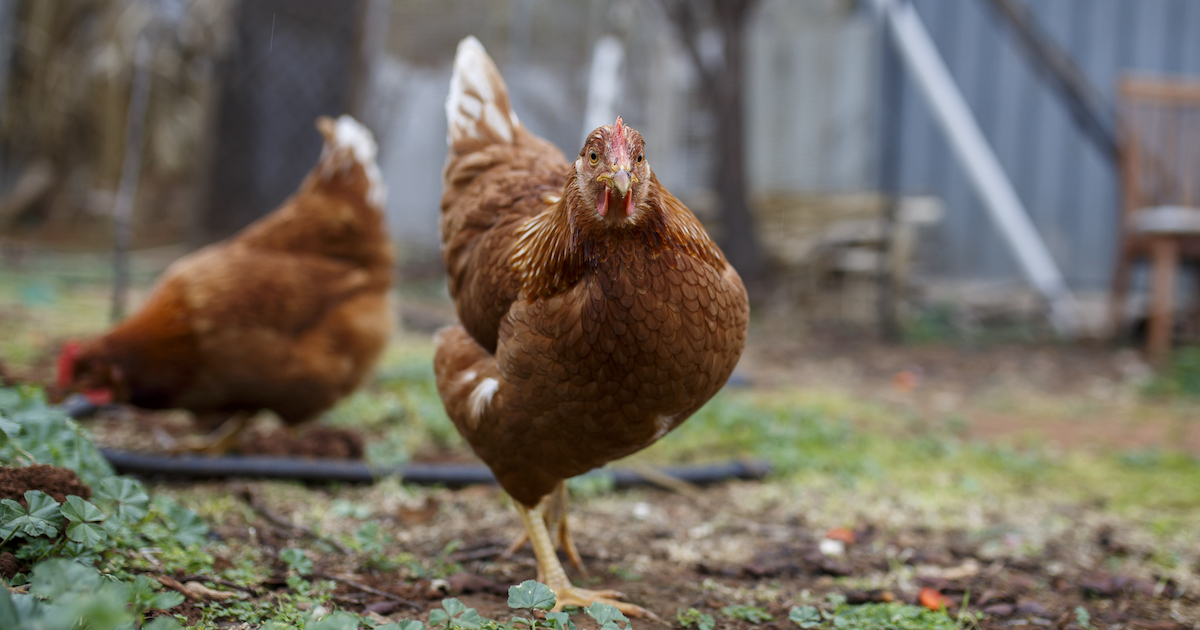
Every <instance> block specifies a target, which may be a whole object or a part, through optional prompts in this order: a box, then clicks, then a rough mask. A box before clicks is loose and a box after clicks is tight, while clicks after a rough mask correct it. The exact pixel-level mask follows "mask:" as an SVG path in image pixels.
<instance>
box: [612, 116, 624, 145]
mask: <svg viewBox="0 0 1200 630" xmlns="http://www.w3.org/2000/svg"><path fill="white" fill-rule="evenodd" d="M612 142H613V146H614V147H617V146H625V123H624V122H622V120H621V117H620V116H617V122H615V123H613V137H612Z"/></svg>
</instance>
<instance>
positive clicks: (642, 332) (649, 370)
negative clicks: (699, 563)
mask: <svg viewBox="0 0 1200 630" xmlns="http://www.w3.org/2000/svg"><path fill="white" fill-rule="evenodd" d="M446 114H447V117H448V119H449V129H450V133H449V138H448V141H449V156H448V161H447V164H446V169H445V192H444V196H443V198H442V240H443V257H444V260H445V264H446V268H447V271H448V272H449V282H450V293H451V295H452V296H453V298H454V301H455V304H456V306H457V310H458V316H459V320H460V322H461V324H460V325H458V326H454V327H451V328H448V329H445V330H443V331H442V332H440V333H439V335H438V338H437V355H436V358H435V370H436V373H437V383H438V390H439V392H440V393H441V396H442V399H443V401H444V403H445V406H446V410H447V412H448V413H449V415H450V417H451V419H452V420H453V421H454V424H455V426H457V427H458V430H459V431H460V432H461V433H462V434H463V435H464V436H465V437H466V438H467V440H468V442H469V443H470V444H471V447H472V448H473V449H474V450H475V452H476V454H478V455H479V457H480V458H481V459H483V461H484V462H486V463H487V464H488V466H489V467H490V468H491V469H492V471H493V472H495V474H496V477H497V479H498V480H499V482H500V484H501V486H503V487H504V489H505V490H506V491H507V492H508V493H509V494H510V495H511V496H512V497H513V499H515V503H516V506H517V509H518V511H519V512H520V514H521V518H522V521H523V523H524V526H525V530H526V534H527V535H528V537H529V539H530V541H531V542H532V544H533V549H534V553H535V555H536V556H537V560H538V573H539V578H540V579H541V580H543V581H545V582H546V583H547V584H548V585H549V586H550V587H551V588H552V589H553V590H554V591H555V593H556V594H557V595H558V604H559V606H560V607H561V606H563V605H569V604H575V605H588V604H590V603H592V602H593V601H596V600H602V601H606V602H608V603H612V604H614V605H617V606H618V607H619V608H621V609H622V610H623V611H625V612H626V613H629V614H634V615H645V614H647V611H645V610H643V609H641V608H640V607H637V606H632V605H629V604H624V603H618V602H615V601H613V600H612V598H613V597H616V596H618V594H617V593H615V592H612V591H587V590H583V589H579V588H576V587H573V586H572V585H571V584H570V582H569V581H568V580H567V577H566V574H565V572H564V571H563V568H562V565H561V564H560V563H559V561H558V558H557V556H556V555H555V550H554V542H553V540H552V538H551V534H550V532H551V531H554V532H556V533H557V534H558V536H559V542H560V543H561V544H562V546H563V547H564V548H565V550H566V551H567V553H568V555H569V556H570V557H571V558H572V560H573V561H576V562H577V560H578V555H577V554H576V553H575V552H574V547H573V545H572V544H571V541H570V537H569V532H568V530H567V525H566V518H565V516H566V512H565V486H564V483H563V482H564V480H565V479H567V478H568V477H572V476H575V475H578V474H581V473H584V472H586V471H588V470H591V469H593V468H596V467H598V466H602V465H604V464H605V463H607V462H609V461H611V460H613V459H616V458H619V457H623V456H625V455H629V454H630V453H633V452H635V451H638V450H640V449H642V448H645V447H646V446H649V445H650V444H652V443H653V442H654V441H655V440H657V439H659V438H661V437H662V436H663V435H665V434H666V433H667V432H668V431H670V430H671V429H673V428H675V427H676V426H679V424H680V423H682V422H683V421H684V420H685V419H687V417H688V416H690V415H691V414H692V413H693V412H694V411H696V410H697V409H698V408H699V407H700V406H701V405H703V404H704V403H705V402H706V401H707V400H708V399H709V398H710V397H712V395H713V394H715V393H716V392H717V390H719V389H720V388H721V386H722V385H723V384H724V383H725V381H726V379H727V378H728V377H729V374H730V373H731V372H732V370H733V368H734V365H735V364H736V363H737V360H738V357H739V356H740V354H741V351H742V347H743V345H744V344H745V340H746V328H747V322H748V316H749V309H748V306H747V301H746V292H745V289H744V288H743V286H742V282H741V279H740V278H739V277H738V275H737V272H736V271H734V269H733V268H732V267H731V266H730V265H729V264H727V262H726V261H725V258H724V256H723V254H722V253H721V251H720V250H719V249H718V248H717V246H716V245H715V244H713V242H712V241H711V240H710V239H709V237H708V235H707V234H706V233H705V231H704V228H703V227H702V226H701V225H700V223H699V222H698V221H697V220H696V218H695V216H693V215H692V213H691V212H690V211H689V210H688V209H687V208H686V207H684V206H683V204H681V203H680V202H679V201H678V200H677V199H675V198H674V197H673V196H671V194H670V193H669V192H667V191H666V189H664V188H663V187H662V185H661V184H660V183H659V182H658V180H657V179H656V178H655V176H654V173H653V172H652V171H651V170H650V166H649V163H648V161H647V160H646V158H645V154H644V153H643V149H644V143H643V141H642V137H641V135H640V134H639V133H638V132H637V131H634V130H633V129H630V128H628V127H625V126H624V125H623V124H622V121H621V119H620V118H618V119H617V121H616V123H615V124H613V125H609V126H604V127H601V128H599V129H597V130H596V131H595V132H593V133H592V134H591V135H590V136H589V137H588V139H587V142H586V144H585V145H584V147H583V149H582V151H580V153H579V157H578V159H576V160H575V162H574V163H573V164H572V163H570V162H568V161H567V160H566V159H565V158H564V156H563V154H562V153H561V152H559V151H558V150H557V149H556V148H554V147H553V146H551V145H550V144H549V143H547V142H546V141H544V140H542V139H540V138H538V137H536V136H534V135H533V134H531V133H530V132H529V131H527V130H526V129H525V127H524V126H523V125H521V123H520V122H519V120H518V118H517V115H516V114H515V113H514V112H512V110H511V108H510V105H509V100H508V94H507V89H506V87H505V85H504V82H503V79H501V77H500V74H499V72H498V70H497V69H496V67H495V64H494V63H493V62H492V60H491V59H490V58H489V57H488V55H487V53H486V52H485V51H484V49H483V47H482V46H481V45H480V44H479V42H478V41H477V40H475V39H474V38H470V37H469V38H467V39H465V40H463V41H462V43H460V44H459V48H458V54H457V57H456V59H455V62H454V74H453V77H452V78H451V82H450V95H449V97H448V99H447V101H446Z"/></svg>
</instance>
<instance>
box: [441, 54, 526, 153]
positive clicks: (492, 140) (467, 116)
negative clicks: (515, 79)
mask: <svg viewBox="0 0 1200 630" xmlns="http://www.w3.org/2000/svg"><path fill="white" fill-rule="evenodd" d="M446 122H447V123H448V125H449V131H448V132H447V135H446V143H447V144H448V145H449V146H450V148H451V150H452V151H454V152H455V153H458V152H459V149H460V148H467V147H468V146H470V145H480V144H482V145H487V144H496V143H501V142H504V143H509V142H512V141H513V137H514V135H515V132H516V129H517V128H518V127H520V126H521V122H520V121H519V120H518V119H517V114H516V113H515V112H513V111H512V106H511V105H510V104H509V100H508V88H507V87H505V85H504V79H503V78H502V77H501V76H500V70H498V69H497V68H496V64H495V63H494V62H493V61H492V58H491V57H489V56H488V54H487V51H486V50H484V49H483V44H480V43H479V40H478V39H475V38H474V37H467V38H465V39H463V40H462V41H461V42H459V43H458V53H457V54H456V55H455V56H454V74H453V75H451V77H450V94H449V95H448V96H447V97H446Z"/></svg>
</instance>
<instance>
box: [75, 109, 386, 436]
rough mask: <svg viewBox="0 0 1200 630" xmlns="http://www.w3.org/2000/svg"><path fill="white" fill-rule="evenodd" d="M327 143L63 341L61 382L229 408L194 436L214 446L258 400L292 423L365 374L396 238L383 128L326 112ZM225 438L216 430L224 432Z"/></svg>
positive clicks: (140, 402) (149, 400)
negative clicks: (379, 131)
mask: <svg viewBox="0 0 1200 630" xmlns="http://www.w3.org/2000/svg"><path fill="white" fill-rule="evenodd" d="M317 128H318V129H319V130H320V132H321V133H322V134H323V135H324V137H325V146H324V148H323V149H322V152H321V157H320V159H319V161H318V162H317V165H316V167H315V168H314V169H313V170H312V171H311V172H310V173H309V175H308V176H307V177H306V178H305V180H304V181H303V183H302V184H301V185H300V189H299V191H297V192H296V194H295V195H293V196H292V197H291V198H289V199H288V200H287V201H285V202H284V203H283V205H282V206H280V207H279V208H278V209H276V210H275V211H274V212H272V213H271V214H269V215H267V216H265V217H263V218H262V219H260V220H258V221H257V222H255V223H253V224H251V225H250V226H248V227H246V228H245V229H244V230H242V231H241V232H240V233H238V234H236V235H234V236H232V237H230V238H229V239H227V240H225V241H223V242H220V243H217V244H214V245H211V246H209V247H206V248H204V249H201V250H199V251H197V252H195V253H193V254H191V255H189V256H186V257H184V258H182V259H180V260H178V261H176V262H175V263H174V264H172V265H171V266H170V267H169V268H168V269H167V270H166V272H165V273H164V274H163V276H162V278H160V279H159V281H158V284H157V285H156V286H155V287H154V289H153V290H152V292H151V293H150V295H149V297H148V298H147V299H146V302H145V304H144V305H143V306H142V307H141V309H140V310H139V311H138V312H136V313H135V314H133V315H132V316H131V317H129V318H128V319H126V320H125V321H123V322H121V323H120V324H118V325H117V326H116V327H114V328H113V329H112V330H110V331H109V332H107V333H105V334H104V335H102V336H100V337H98V338H96V339H92V340H89V341H86V342H84V343H82V344H74V343H72V344H68V346H67V347H66V348H65V349H64V351H63V354H62V356H61V357H60V360H59V385H60V387H63V388H65V389H69V390H75V391H83V392H87V393H89V394H90V395H91V396H93V397H102V398H112V399H114V400H116V401H117V402H127V403H130V404H133V405H136V406H139V407H145V408H150V409H168V408H182V409H188V410H190V411H193V412H195V413H197V414H210V413H220V414H233V418H232V419H231V420H230V421H229V422H228V423H226V425H225V426H224V427H222V429H221V430H219V431H218V434H216V435H214V436H213V439H212V440H209V441H208V442H207V443H202V444H200V445H199V446H198V447H197V449H204V450H209V451H219V450H223V449H225V448H227V447H228V446H229V445H230V444H232V443H233V438H234V437H235V436H236V434H237V432H238V431H239V430H240V429H241V428H242V427H243V426H244V424H245V422H246V420H247V419H248V418H249V416H250V415H251V414H253V413H254V412H257V411H259V410H261V409H269V410H271V411H273V412H275V413H276V414H278V415H279V417H280V418H281V419H282V420H283V421H284V422H285V423H287V424H288V425H291V426H294V425H296V424H298V423H301V422H303V421H305V420H308V419H310V418H312V417H314V416H316V415H317V414H319V413H320V412H322V411H324V410H325V409H328V408H329V407H331V406H332V405H333V404H334V403H335V402H337V401H338V400H339V399H341V398H342V397H344V396H346V395H347V394H349V393H350V392H352V391H353V390H354V389H355V388H357V387H358V386H359V385H360V384H361V383H362V382H363V379H364V378H365V377H366V375H367V373H368V371H369V370H370V369H371V367H372V366H373V365H374V364H375V361H376V359H378V358H379V355H380V353H381V352H382V350H383V348H384V346H385V345H386V343H387V341H388V339H389V337H390V335H391V330H392V315H391V308H390V305H389V298H388V291H389V287H390V285H391V278H392V260H393V253H392V246H391V243H390V241H389V239H388V237H387V234H386V230H385V229H384V218H383V212H382V208H383V202H384V196H385V191H384V188H383V185H382V183H381V182H380V177H379V169H378V167H377V166H376V164H375V153H376V145H375V141H374V139H373V137H372V135H371V132H370V131H368V130H367V129H366V128H365V127H363V126H362V125H360V124H359V123H358V122H356V121H355V120H354V119H352V118H350V117H349V116H342V117H341V118H339V119H337V120H336V121H335V120H333V119H330V118H324V117H323V118H321V119H319V120H318V121H317ZM218 438H220V439H218Z"/></svg>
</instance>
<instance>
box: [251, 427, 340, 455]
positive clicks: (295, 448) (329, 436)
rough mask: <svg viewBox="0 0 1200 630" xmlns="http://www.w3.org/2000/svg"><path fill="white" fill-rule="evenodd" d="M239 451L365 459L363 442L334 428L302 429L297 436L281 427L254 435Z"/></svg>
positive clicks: (260, 453)
mask: <svg viewBox="0 0 1200 630" xmlns="http://www.w3.org/2000/svg"><path fill="white" fill-rule="evenodd" d="M237 452H238V453H241V454H243V455H274V456H278V457H288V456H290V457H304V458H314V459H355V460H357V459H362V458H363V439H362V437H361V436H359V435H358V434H357V433H355V432H353V431H349V430H346V429H337V428H333V427H323V426H309V427H302V428H300V434H299V435H298V436H294V435H293V434H292V432H291V431H289V430H287V429H282V428H278V429H274V430H271V431H268V432H259V433H253V434H251V435H250V436H248V437H247V439H245V440H243V441H242V443H241V444H240V445H239V446H238V448H237Z"/></svg>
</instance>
